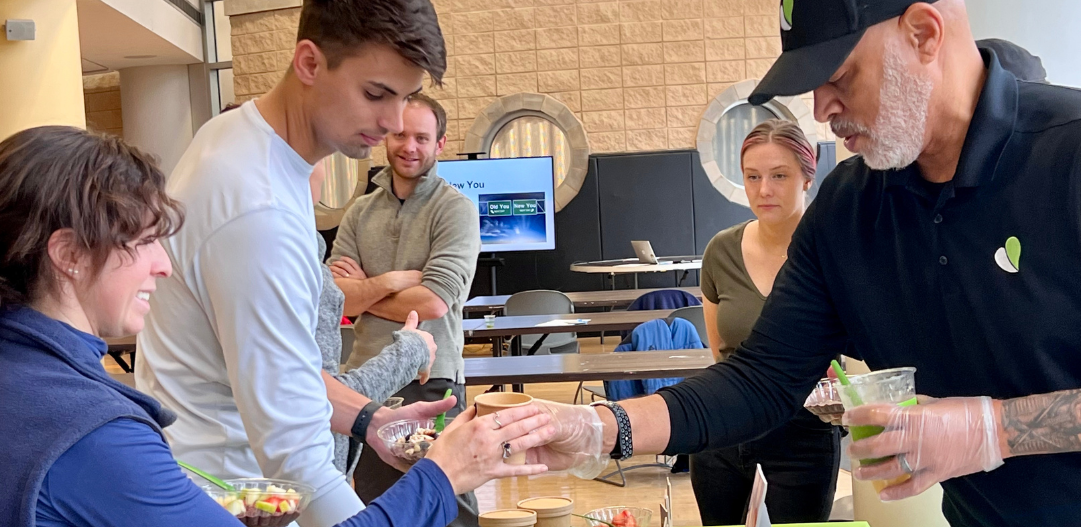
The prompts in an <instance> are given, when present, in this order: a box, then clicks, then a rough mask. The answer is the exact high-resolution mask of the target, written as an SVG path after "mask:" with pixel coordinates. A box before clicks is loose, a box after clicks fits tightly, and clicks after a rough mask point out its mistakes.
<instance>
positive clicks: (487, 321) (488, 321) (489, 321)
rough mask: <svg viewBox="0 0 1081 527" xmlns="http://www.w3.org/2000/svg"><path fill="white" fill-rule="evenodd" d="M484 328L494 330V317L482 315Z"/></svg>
mask: <svg viewBox="0 0 1081 527" xmlns="http://www.w3.org/2000/svg"><path fill="white" fill-rule="evenodd" d="M484 327H486V328H494V327H495V315H484Z"/></svg>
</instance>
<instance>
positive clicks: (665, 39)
mask: <svg viewBox="0 0 1081 527" xmlns="http://www.w3.org/2000/svg"><path fill="white" fill-rule="evenodd" d="M433 3H434V4H435V6H436V9H437V11H438V13H439V19H440V23H441V25H442V29H443V33H444V35H445V36H446V40H447V49H448V62H449V65H448V66H449V67H448V71H447V75H446V78H445V80H444V84H445V85H444V88H443V89H441V90H437V89H432V90H430V92H431V93H432V94H433V95H434V96H436V97H437V98H438V99H440V100H441V102H442V103H443V105H444V106H445V107H446V109H447V115H448V118H449V123H448V127H447V134H448V143H447V152H446V154H445V155H444V157H453V154H454V153H455V152H458V151H459V150H460V149H461V148H462V139H463V138H464V136H465V133H466V132H467V131H468V129H469V127H470V125H471V124H472V121H473V118H474V117H475V116H476V115H477V114H478V113H479V112H480V111H481V110H482V109H483V108H484V107H485V106H487V105H488V104H489V103H490V102H492V101H493V100H495V98H496V97H499V96H502V95H509V94H513V93H518V92H539V93H547V94H551V95H552V96H554V97H556V98H558V99H560V100H561V101H563V102H564V103H565V104H566V105H567V106H569V107H570V108H571V110H573V111H574V112H575V114H576V115H577V116H578V117H579V119H581V120H582V122H583V123H584V125H585V128H586V131H587V133H588V135H589V142H590V146H591V148H592V149H593V151H594V152H621V151H643V150H662V149H676V148H693V147H694V138H695V135H696V133H697V126H698V121H699V119H700V117H701V115H702V112H703V111H704V110H705V107H706V105H707V104H708V103H709V102H710V101H711V100H712V99H713V97H715V96H716V95H718V94H720V93H721V92H722V91H723V90H724V89H726V88H727V87H729V86H731V85H732V84H733V83H735V82H738V81H741V80H744V79H748V78H761V76H762V75H764V74H765V72H766V71H767V70H768V69H769V67H770V65H772V64H773V61H774V60H775V58H776V57H777V55H779V54H780V51H781V43H780V38H779V36H778V33H779V28H778V2H777V0H620V1H591V0H578V1H575V0H434V2H433ZM299 12H300V10H299V9H298V8H294V9H281V10H276V11H268V12H263V13H254V14H246V15H240V16H234V17H231V23H232V31H233V41H232V44H233V67H234V73H235V74H236V77H235V79H236V80H235V87H236V95H237V100H238V101H243V100H248V99H251V98H254V97H256V96H258V95H259V94H261V93H264V92H265V91H267V90H268V89H269V88H270V87H271V86H272V85H273V84H274V83H275V82H276V81H277V80H278V78H279V77H280V75H281V73H282V72H284V71H285V69H286V68H287V67H288V65H289V61H290V60H291V58H292V50H293V45H294V43H295V35H296V27H297V23H298V19H299ZM807 100H809V99H807ZM819 132H820V135H819V137H820V138H824V137H826V134H825V130H824V129H820V130H819ZM382 156H383V153H382V152H379V151H378V150H377V151H376V152H373V157H374V161H375V162H376V163H381V162H383V159H384V157H382Z"/></svg>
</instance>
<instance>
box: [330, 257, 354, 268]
mask: <svg viewBox="0 0 1081 527" xmlns="http://www.w3.org/2000/svg"><path fill="white" fill-rule="evenodd" d="M335 262H344V263H346V264H348V265H351V266H353V267H360V266H359V265H357V261H356V260H354V259H352V258H350V257H348V256H342V257H340V258H338V259H337V260H335Z"/></svg>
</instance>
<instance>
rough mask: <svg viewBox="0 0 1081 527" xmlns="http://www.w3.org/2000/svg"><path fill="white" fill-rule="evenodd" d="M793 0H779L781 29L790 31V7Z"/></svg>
mask: <svg viewBox="0 0 1081 527" xmlns="http://www.w3.org/2000/svg"><path fill="white" fill-rule="evenodd" d="M793 2H795V0H781V29H782V30H783V31H792V7H793Z"/></svg>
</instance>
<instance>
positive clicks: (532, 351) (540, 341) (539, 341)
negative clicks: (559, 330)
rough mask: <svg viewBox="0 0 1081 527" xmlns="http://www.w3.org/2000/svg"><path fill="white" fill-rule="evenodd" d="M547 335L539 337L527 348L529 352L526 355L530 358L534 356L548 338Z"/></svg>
mask: <svg viewBox="0 0 1081 527" xmlns="http://www.w3.org/2000/svg"><path fill="white" fill-rule="evenodd" d="M548 335H549V334H548V333H545V334H543V335H541V336H540V338H539V339H537V341H536V342H534V343H533V345H532V346H530V347H529V351H527V352H526V355H529V356H530V357H532V356H533V355H535V354H536V353H537V350H539V349H540V347H541V344H544V339H546V338H548Z"/></svg>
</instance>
